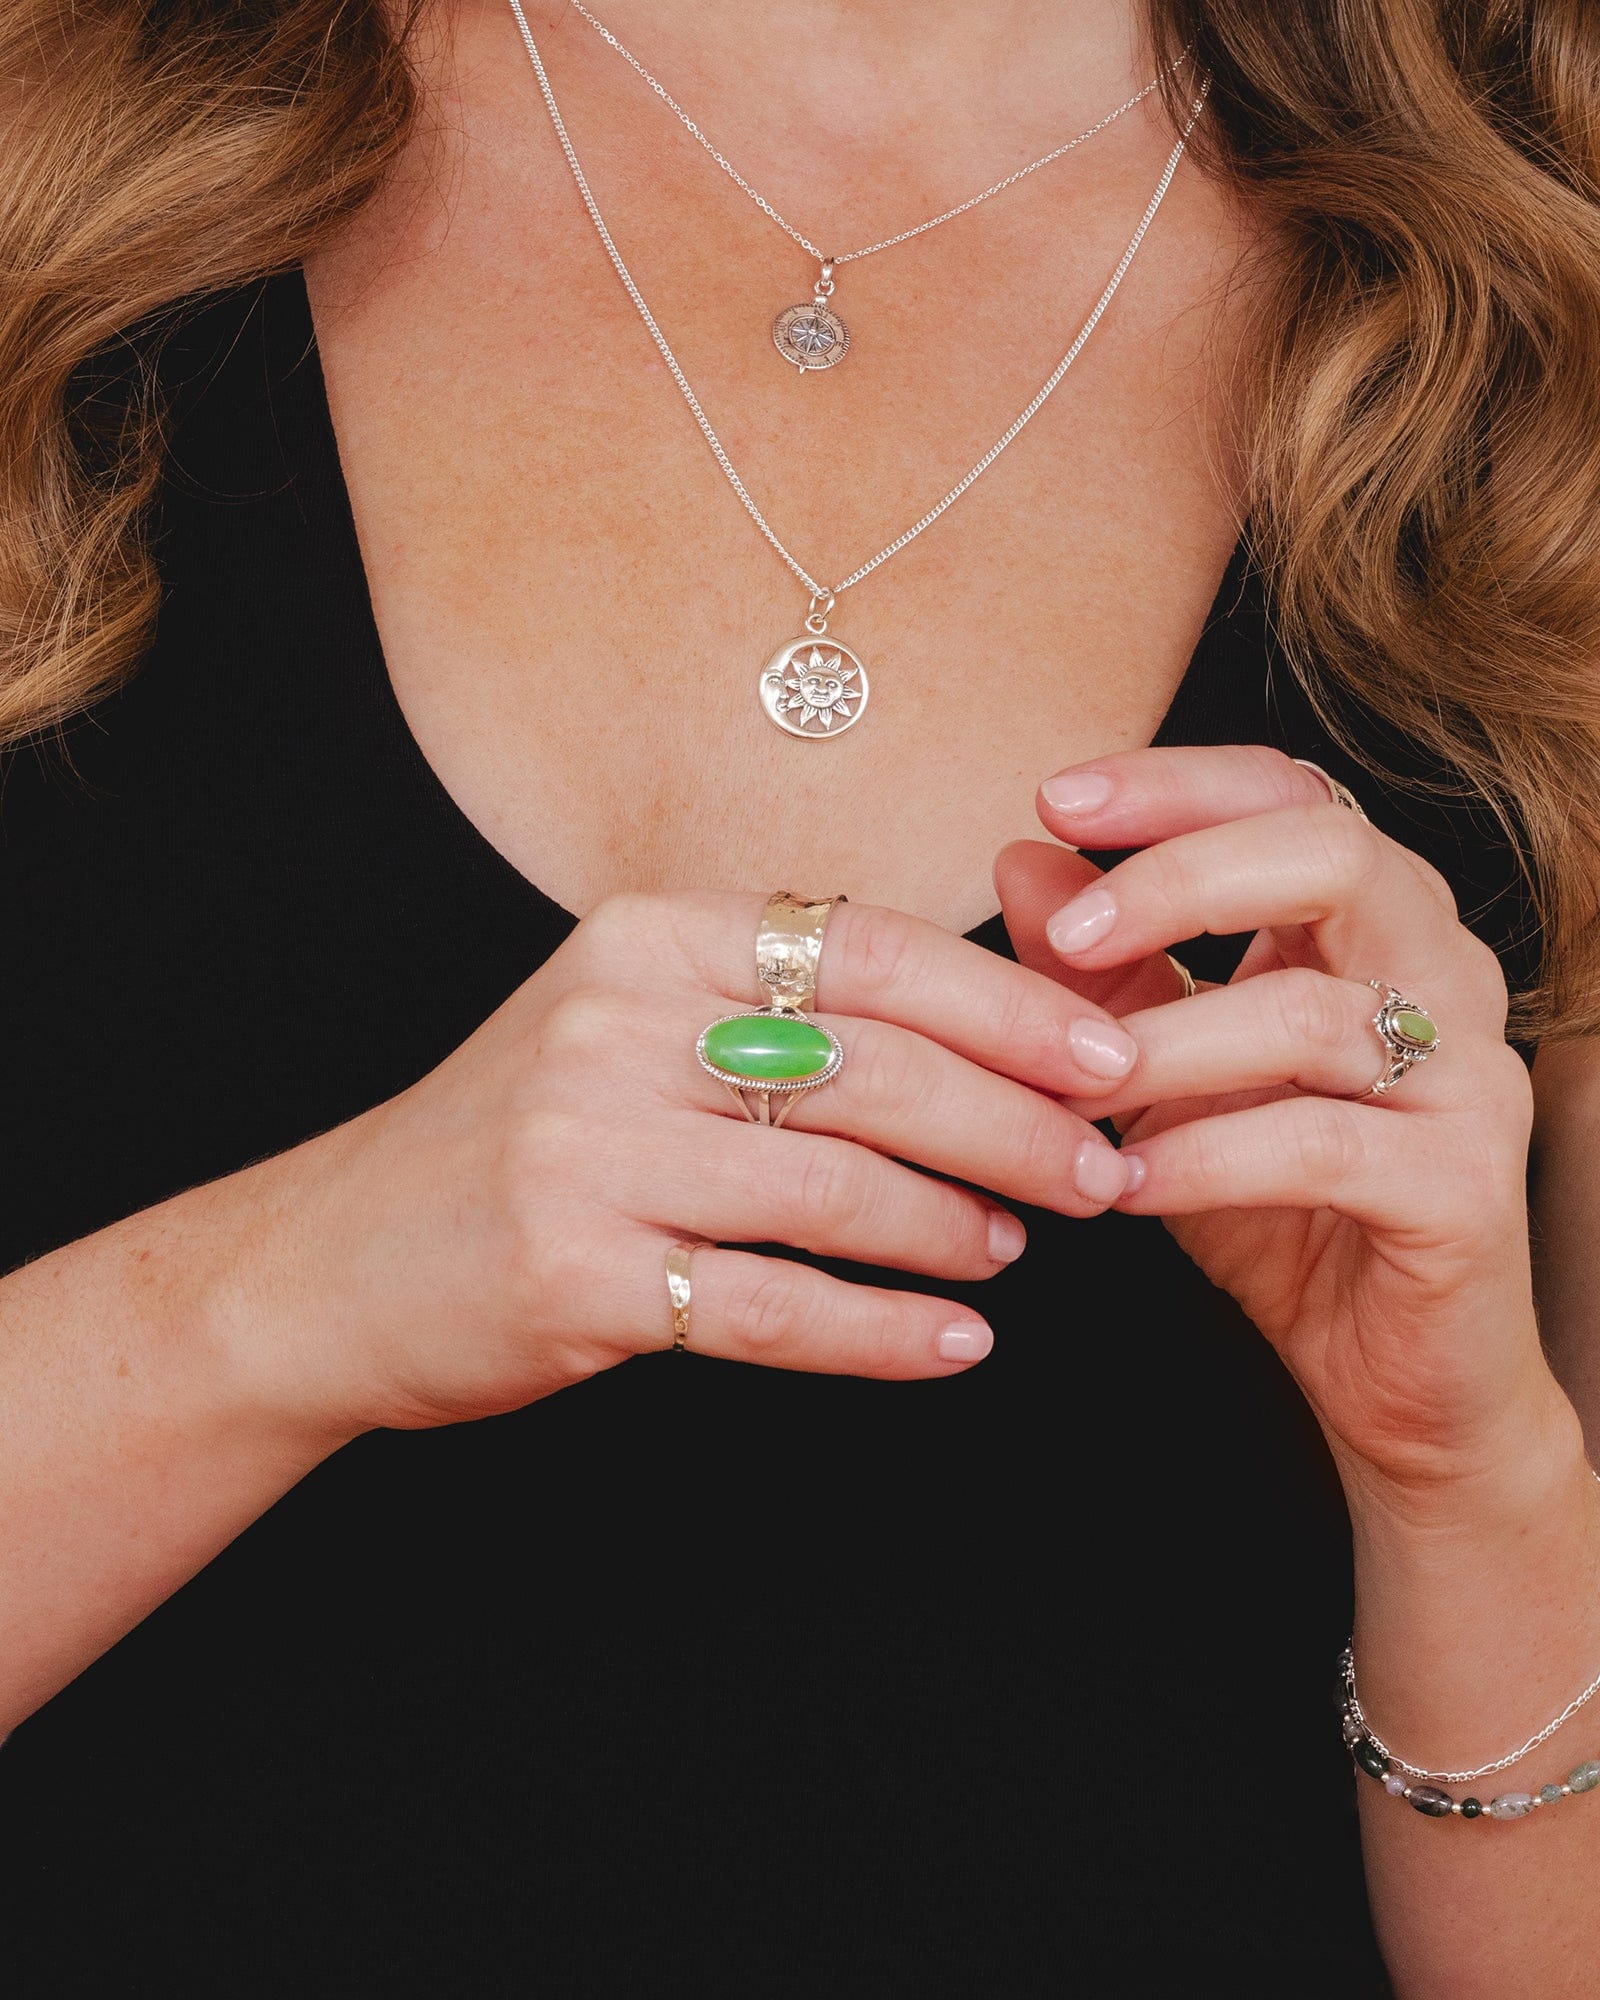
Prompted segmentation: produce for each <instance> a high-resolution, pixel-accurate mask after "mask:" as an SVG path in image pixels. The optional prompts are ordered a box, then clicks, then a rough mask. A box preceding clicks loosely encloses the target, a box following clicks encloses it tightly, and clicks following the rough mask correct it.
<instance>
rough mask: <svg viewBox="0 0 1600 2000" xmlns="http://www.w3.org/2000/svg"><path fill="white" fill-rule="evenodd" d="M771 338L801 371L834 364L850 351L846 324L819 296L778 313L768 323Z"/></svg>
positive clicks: (830, 366) (784, 355)
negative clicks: (770, 325)
mask: <svg viewBox="0 0 1600 2000" xmlns="http://www.w3.org/2000/svg"><path fill="white" fill-rule="evenodd" d="M772 338H773V341H774V342H775V344H776V346H777V349H778V352H779V353H780V354H781V355H782V356H783V358H784V360H785V361H787V362H790V363H791V364H792V365H793V366H794V367H796V368H798V369H799V370H800V372H801V373H802V374H809V373H810V372H811V371H812V370H813V369H816V368H832V367H835V366H836V365H837V364H838V363H839V362H841V361H842V360H843V359H844V357H845V355H846V354H847V353H848V352H849V351H850V329H849V327H847V326H846V325H845V323H844V321H843V320H842V319H840V317H839V315H838V314H837V313H836V312H835V311H833V309H832V307H830V306H825V305H824V304H823V303H822V301H821V300H820V299H816V300H813V301H812V303H811V304H810V305H804V306H790V308H789V310H788V311H787V312H781V313H779V315H778V317H777V318H776V319H775V320H774V321H773V322H772Z"/></svg>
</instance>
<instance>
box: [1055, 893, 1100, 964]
mask: <svg viewBox="0 0 1600 2000" xmlns="http://www.w3.org/2000/svg"><path fill="white" fill-rule="evenodd" d="M1116 920H1117V906H1116V904H1115V903H1114V902H1113V901H1112V900H1111V895H1110V892H1109V891H1108V890H1105V889H1085V890H1084V892H1083V894H1082V895H1081V896H1074V897H1073V899H1072V901H1071V902H1070V903H1068V904H1067V905H1066V907H1065V908H1064V909H1060V910H1057V911H1056V913H1055V915H1054V916H1053V917H1052V918H1051V919H1050V921H1049V923H1047V924H1046V925H1045V927H1044V928H1045V935H1046V936H1047V937H1048V938H1049V940H1050V943H1051V945H1052V947H1053V948H1054V949H1055V950H1056V951H1059V952H1060V953H1061V954H1062V956H1063V957H1065V958H1071V957H1073V956H1075V955H1076V954H1077V953H1078V952H1080V951H1087V950H1088V949H1089V947H1090V945H1093V944H1098V943H1099V942H1100V940H1101V939H1102V938H1103V937H1104V936H1105V934H1106V932H1107V931H1109V930H1110V928H1111V926H1112V925H1113V924H1114V923H1115V922H1116Z"/></svg>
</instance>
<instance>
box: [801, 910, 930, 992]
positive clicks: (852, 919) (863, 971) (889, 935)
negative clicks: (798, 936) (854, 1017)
mask: <svg viewBox="0 0 1600 2000" xmlns="http://www.w3.org/2000/svg"><path fill="white" fill-rule="evenodd" d="M841 919H843V921H842V922H841V921H840V920H841ZM917 948H918V940H917V925H916V923H915V921H914V919H912V918H911V917H908V916H906V915H905V913H904V912H903V911H900V910H886V909H878V908H874V907H872V906H870V905H866V904H856V903H844V904H841V905H840V906H839V907H838V908H837V909H835V911H834V912H833V915H832V917H831V918H830V919H829V923H828V949H827V950H826V951H825V952H824V953H823V955H822V963H823V965H824V966H825V967H827V968H828V969H829V970H830V971H835V972H837V973H839V974H841V975H842V976H843V978H844V979H845V980H846V981H848V983H849V985H850V987H851V988H852V989H853V990H854V991H856V992H861V993H875V992H877V991H879V990H880V989H882V988H887V987H893V986H896V985H898V984H899V983H900V981H901V980H902V979H903V978H904V977H905V976H906V974H907V972H908V971H909V970H910V969H911V968H912V966H913V963H914V960H915V957H916V953H917Z"/></svg>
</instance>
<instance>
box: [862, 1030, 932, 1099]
mask: <svg viewBox="0 0 1600 2000" xmlns="http://www.w3.org/2000/svg"><path fill="white" fill-rule="evenodd" d="M929 1070H930V1065H929V1064H928V1063H926V1062H924V1061H919V1060H918V1051H917V1047H916V1043H915V1042H914V1041H913V1040H912V1038H911V1037H910V1036H909V1035H905V1034H897V1033H895V1032H894V1030H893V1029H889V1028H884V1027H882V1026H880V1025H879V1024H878V1023H876V1022H863V1023H862V1025H861V1029H860V1031H859V1032H857V1033H855V1034H854V1035H852V1036H851V1038H850V1063H849V1069H848V1071H847V1074H848V1076H849V1077H850V1083H851V1088H852V1090H853V1092H854V1093H855V1095H856V1096H857V1098H858V1100H859V1101H861V1102H863V1103H870V1104H875V1105H888V1106H892V1107H893V1110H894V1113H895V1116H896V1119H897V1120H899V1119H905V1120H907V1121H908V1122H910V1123H913V1124H915V1123H916V1122H917V1121H918V1117H919V1114H920V1113H922V1112H923V1111H924V1110H925V1109H926V1108H927V1106H928V1101H929V1098H930V1095H931V1094H932V1079H931V1077H930V1074H929Z"/></svg>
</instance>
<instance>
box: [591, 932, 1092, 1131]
mask: <svg viewBox="0 0 1600 2000" xmlns="http://www.w3.org/2000/svg"><path fill="white" fill-rule="evenodd" d="M648 900H649V902H650V903H651V904H652V905H654V906H660V905H662V904H663V903H666V904H671V903H672V901H673V899H670V898H661V897H655V898H650V899H648ZM679 907H680V908H681V909H682V912H683V919H682V926H681V927H682V929H683V931H684V934H685V936H686V937H688V938H689V940H690V942H689V947H688V948H689V949H691V950H692V952H693V953H694V954H695V964H696V971H697V973H698V976H699V978H700V979H701V980H703V981H704V983H705V984H706V985H708V986H709V987H710V988H711V990H712V991H713V992H717V993H725V994H727V995H728V996H729V997H730V998H731V999H733V1000H734V1001H735V1002H736V1003H745V1004H750V1005H754V1004H755V1000H754V988H755V973H754V952H755V936H756V926H757V922H758V919H759V917H760V914H761V904H760V902H759V900H758V899H756V898H753V897H746V896H728V897H716V898H707V897H698V898H686V899H683V900H682V902H681V904H680V905H679ZM587 921H588V922H589V923H590V924H593V923H594V921H595V920H594V918H590V919H588V920H587ZM640 921H642V922H655V923H657V924H659V922H660V921H661V919H660V915H659V907H658V908H657V909H656V910H655V911H654V912H652V913H649V914H647V915H644V916H642V917H641V918H640ZM637 955H638V952H637V946H636V947H635V957H636V958H637ZM1069 976H1070V975H1069ZM814 1011H817V1012H820V1013H823V1014H848V1015H856V1016H865V1017H869V1018H872V1019H875V1020H879V1021H890V1022H893V1023H894V1024H896V1025H897V1026H899V1027H902V1028H910V1029H912V1030H913V1031H914V1032H915V1033H917V1034H919V1035H925V1036H927V1037H928V1038H929V1039H930V1040H932V1041H936V1042H939V1043H941V1044H942V1045H943V1046H944V1047H945V1048H948V1049H952V1050H954V1051H955V1052H956V1053H957V1054H958V1055H963V1056H966V1057H967V1058H968V1059H969V1060H970V1061H973V1062H977V1063H981V1064H982V1065H983V1066H984V1067H985V1068H986V1069H991V1070H996V1071H999V1072H1001V1073H1003V1074H1004V1075H1007V1076H1012V1077H1016V1078H1017V1079H1018V1080H1019V1081H1021V1082H1023V1083H1031V1084H1034V1085H1037V1086H1038V1087H1039V1088H1041V1089H1045V1090H1050V1091H1053V1092H1055V1093H1056V1094H1057V1095H1060V1096H1068V1095H1071V1096H1075V1097H1077V1096H1087V1095H1093V1094H1094V1093H1095V1092H1097V1091H1099V1090H1102V1089H1104V1088H1105V1086H1106V1084H1107V1083H1108V1082H1109V1081H1112V1080H1114V1078H1113V1077H1112V1076H1109V1075H1108V1074H1107V1073H1106V1072H1105V1070H1104V1069H1096V1068H1093V1067H1090V1066H1089V1065H1088V1064H1087V1063H1086V1062H1085V1060H1084V1058H1083V1051H1084V1049H1085V1048H1087V1047H1090V1046H1091V1045H1092V1044H1095V1043H1098V1044H1101V1045H1105V1044H1108V1043H1109V1044H1112V1045H1114V1044H1115V1043H1116V1042H1117V1041H1118V1039H1119V1037H1120V1036H1121V1030H1120V1029H1119V1028H1118V1027H1117V1025H1116V1023H1115V1021H1114V1020H1113V1018H1112V1016H1111V1014H1110V1013H1109V1012H1108V1011H1107V1010H1106V1008H1104V1007H1102V1006H1100V1005H1097V1004H1096V1003H1095V1002H1093V1001H1090V1000H1085V999H1083V998H1082V997H1081V996H1080V995H1078V994H1076V993H1075V992H1073V991H1072V990H1071V988H1070V986H1069V985H1068V984H1066V983H1064V982H1063V981H1062V980H1061V979H1060V978H1059V977H1058V978H1055V979H1046V978H1044V977H1042V976H1041V975H1040V974H1038V973H1035V972H1030V971H1029V970H1027V968H1026V967H1024V966H1021V965H1015V964H1013V963H1012V962H1011V961H1010V960H1009V959H1004V958H1000V957H997V956H996V954H995V953H993V952H990V951H985V950H984V949H983V947H982V946H981V945H975V944H972V943H970V942H968V941H967V940H966V939H965V938H958V937H952V936H951V935H950V933H949V932H948V931H943V930H941V929H940V928H939V926H938V925H937V924H930V923H925V922H924V921H923V920H922V919H921V918H919V917H910V916H906V915H905V914H904V913H903V912H901V911H899V910H886V909H877V908H874V907H873V906H871V905H870V904H865V903H859V904H858V903H841V904H838V905H837V906H836V907H835V909H834V910H833V913H832V915H831V916H830V917H829V919H828V927H827V931H826V934H825V935H824V938H823V942H822V957H821V965H820V968H819V972H818V980H817V997H816V1007H815V1010H814Z"/></svg>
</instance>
